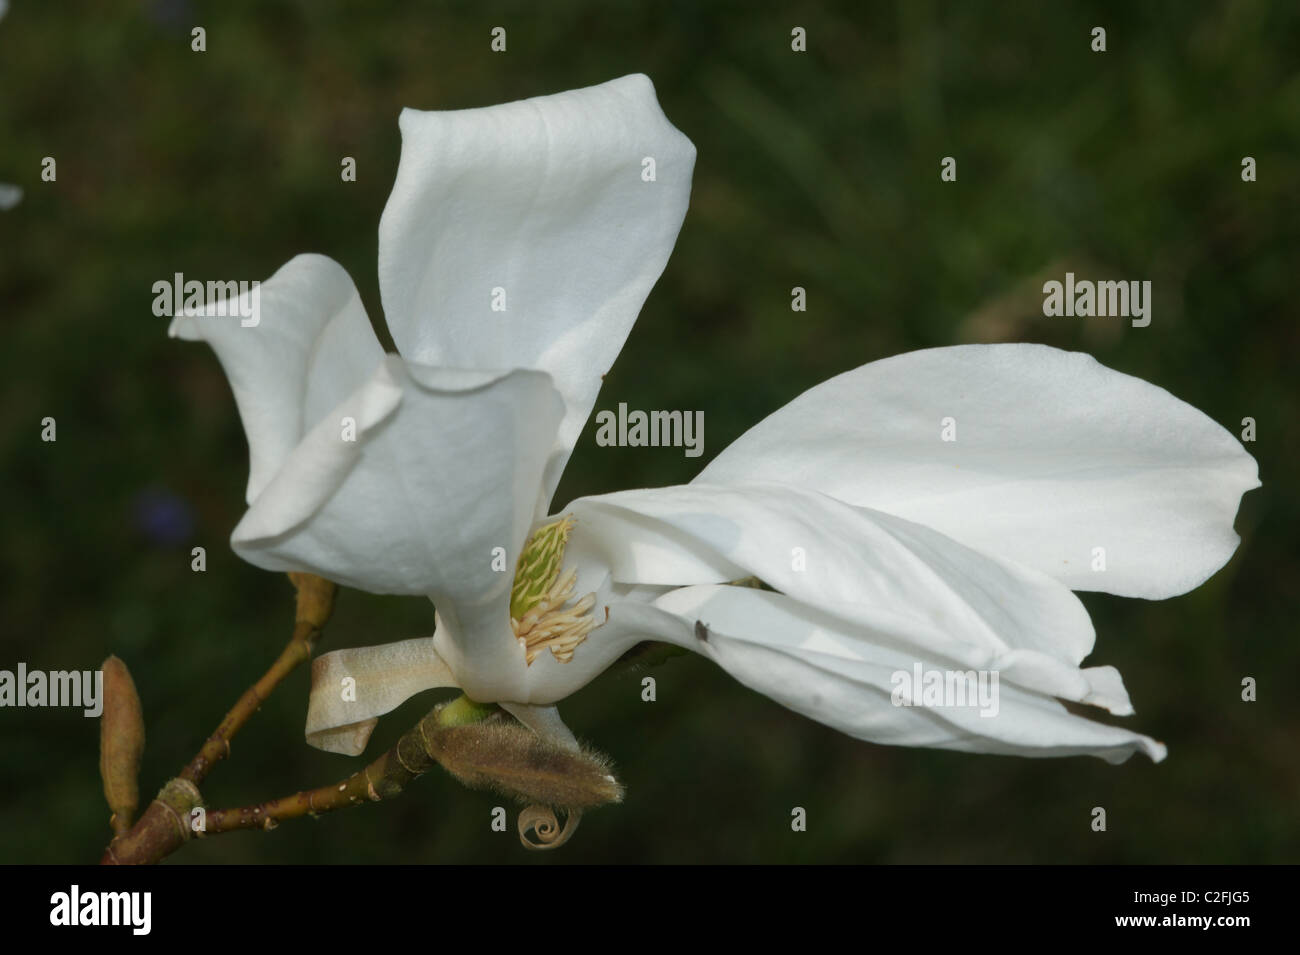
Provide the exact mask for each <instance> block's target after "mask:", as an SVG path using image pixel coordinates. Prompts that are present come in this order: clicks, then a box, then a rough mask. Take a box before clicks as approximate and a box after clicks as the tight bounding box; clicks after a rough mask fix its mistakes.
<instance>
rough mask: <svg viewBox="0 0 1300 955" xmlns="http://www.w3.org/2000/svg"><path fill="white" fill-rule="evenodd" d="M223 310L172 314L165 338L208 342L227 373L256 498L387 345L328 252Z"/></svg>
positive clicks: (298, 261)
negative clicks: (310, 430) (242, 429)
mask: <svg viewBox="0 0 1300 955" xmlns="http://www.w3.org/2000/svg"><path fill="white" fill-rule="evenodd" d="M232 305H233V306H234V307H232ZM220 310H222V311H225V312H234V313H235V314H227V315H217V314H216V312H217V311H218V305H217V303H208V305H207V307H206V309H205V310H204V313H202V314H190V313H185V314H181V315H177V316H175V317H174V318H173V319H172V323H171V327H170V329H169V330H168V334H169V335H171V336H172V337H173V338H184V339H188V340H190V341H196V340H200V339H202V340H205V341H207V343H208V344H209V345H211V346H212V350H213V351H215V352H216V353H217V359H218V360H219V361H220V362H221V366H222V368H224V369H225V372H226V377H227V378H229V379H230V387H231V389H232V390H233V391H234V393H235V403H236V404H237V405H238V407H239V416H240V418H241V419H243V422H244V433H245V434H246V435H247V436H248V456H249V469H248V471H249V473H248V503H249V504H252V503H253V501H254V500H255V499H256V498H257V496H258V495H259V494H261V493H262V491H263V490H264V489H265V488H266V486H267V485H268V484H269V483H270V482H271V479H272V478H273V477H274V476H275V474H276V472H277V471H279V469H280V467H281V465H282V464H283V463H284V461H285V459H286V458H287V457H288V456H289V455H290V453H292V451H293V450H294V448H296V447H297V446H298V442H299V441H301V440H302V438H303V435H304V434H306V432H307V431H308V429H310V428H311V427H312V425H314V424H316V423H317V421H318V420H319V419H320V417H321V416H322V415H324V414H325V413H326V412H327V411H328V410H329V409H331V408H333V407H334V406H335V405H337V404H338V403H339V402H340V401H341V400H343V399H344V398H345V397H346V396H347V395H349V394H351V393H352V392H354V391H356V389H358V388H360V387H361V386H362V385H363V383H364V382H365V381H366V379H367V378H368V377H369V376H370V375H371V374H372V373H373V372H374V370H375V366H376V365H377V364H378V363H379V362H380V360H381V359H382V358H383V357H384V350H383V348H382V347H381V346H380V344H379V340H378V339H377V338H376V337H375V333H374V330H373V329H372V328H371V326H370V319H369V318H368V317H367V316H366V310H365V308H364V307H363V306H362V304H361V297H360V296H359V295H358V294H357V290H356V287H355V286H354V285H353V284H352V279H351V278H350V277H349V276H348V273H347V271H346V270H345V269H344V268H343V266H341V265H339V264H338V263H337V262H335V261H334V260H333V259H329V258H327V257H325V256H323V255H299V256H297V257H296V258H293V259H290V260H289V261H288V262H287V263H286V264H285V265H283V266H282V267H281V268H280V270H279V271H278V272H276V273H275V274H274V275H272V276H271V277H270V278H269V279H267V280H266V281H265V282H262V283H261V285H260V286H258V287H257V289H256V291H254V290H253V289H250V290H249V291H248V292H247V293H246V294H245V295H242V296H240V297H239V298H238V299H237V300H236V302H235V303H229V302H222V303H221V305H220ZM245 315H247V316H250V317H248V318H244V317H243V316H245ZM245 321H248V322H250V323H251V322H256V324H250V325H249V326H248V327H245V326H244V324H243V323H244V322H245Z"/></svg>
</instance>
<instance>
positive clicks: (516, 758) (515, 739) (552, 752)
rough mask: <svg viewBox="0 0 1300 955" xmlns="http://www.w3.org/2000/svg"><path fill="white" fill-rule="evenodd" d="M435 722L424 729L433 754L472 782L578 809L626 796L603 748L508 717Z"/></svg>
mask: <svg viewBox="0 0 1300 955" xmlns="http://www.w3.org/2000/svg"><path fill="white" fill-rule="evenodd" d="M430 724H432V721H426V726H425V733H424V737H425V741H426V744H427V748H428V752H429V755H430V756H432V757H433V758H434V759H436V760H437V761H438V762H439V763H441V764H442V766H443V768H444V769H446V770H447V772H449V773H451V774H452V775H453V776H455V777H456V778H457V779H459V780H460V781H461V782H462V783H464V784H465V785H466V786H470V787H472V788H476V789H482V788H487V789H494V790H496V791H497V792H499V793H501V794H502V795H505V796H508V797H510V798H513V799H518V800H519V801H520V802H522V803H525V804H533V803H537V804H540V805H543V806H553V807H555V808H557V809H565V810H576V811H581V810H584V809H593V808H595V807H596V806H602V805H604V804H606V803H611V802H621V801H622V799H623V787H622V785H621V784H620V783H619V781H618V780H617V779H615V778H614V775H613V774H612V773H611V772H610V766H609V760H608V759H607V758H606V757H604V756H602V755H601V754H599V753H594V752H591V751H588V750H580V751H576V752H575V751H573V750H568V749H564V748H563V747H561V746H558V745H556V744H555V743H552V742H550V741H548V740H545V739H543V738H542V737H540V736H538V735H537V734H536V733H534V732H533V731H532V730H530V729H528V728H527V727H524V726H520V725H519V724H518V723H510V722H505V721H502V720H489V721H487V722H483V723H471V724H468V725H464V726H448V727H440V726H437V725H436V724H433V725H430Z"/></svg>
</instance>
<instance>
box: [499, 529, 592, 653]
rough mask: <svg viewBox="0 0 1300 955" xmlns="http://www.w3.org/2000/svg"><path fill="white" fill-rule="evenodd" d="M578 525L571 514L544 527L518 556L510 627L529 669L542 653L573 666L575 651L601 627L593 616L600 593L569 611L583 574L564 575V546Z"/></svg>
mask: <svg viewBox="0 0 1300 955" xmlns="http://www.w3.org/2000/svg"><path fill="white" fill-rule="evenodd" d="M575 523H576V522H575V521H574V519H573V517H572V516H571V515H569V516H565V517H563V518H561V519H560V520H558V521H555V522H554V523H551V524H547V525H545V526H543V527H539V528H538V529H537V530H536V531H535V532H534V533H533V535H532V536H531V537H529V538H528V543H527V544H525V545H524V551H523V553H522V554H521V555H520V556H519V566H518V569H517V570H516V571H515V583H514V587H513V589H512V590H511V593H510V628H511V630H513V631H514V635H515V639H516V640H518V641H519V646H520V647H522V648H523V650H524V658H525V660H526V661H527V663H528V664H529V665H531V664H532V662H533V661H534V660H536V659H537V657H538V655H539V654H540V653H541V652H542V651H543V650H550V651H551V653H552V654H553V655H554V656H555V659H556V660H558V661H559V662H561V663H568V662H569V661H570V660H572V659H573V651H574V649H575V648H576V647H577V646H578V644H580V643H582V641H583V640H586V639H587V634H589V633H591V631H593V630H595V629H596V627H597V626H598V624H597V623H596V619H595V618H594V617H593V616H592V615H591V610H592V608H593V607H594V606H595V605H596V595H595V594H594V593H589V594H586V595H585V596H583V597H582V598H581V599H579V600H578V602H577V603H575V604H574V605H573V606H572V607H568V608H566V607H565V604H566V603H568V602H569V601H570V600H571V599H572V598H573V594H574V591H575V589H576V587H577V584H578V572H577V571H576V570H569V571H564V572H561V571H562V569H563V561H564V547H565V544H566V543H567V542H568V539H569V531H570V530H572V528H573V525H574V524H575Z"/></svg>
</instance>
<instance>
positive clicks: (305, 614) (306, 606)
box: [289, 573, 339, 630]
mask: <svg viewBox="0 0 1300 955" xmlns="http://www.w3.org/2000/svg"><path fill="white" fill-rule="evenodd" d="M289 579H290V580H291V581H292V582H293V585H294V587H296V588H297V590H298V612H297V614H296V615H295V616H294V621H295V622H296V623H307V624H310V625H311V626H312V628H313V629H315V630H323V629H325V624H326V623H327V622H328V621H329V618H330V614H331V613H333V612H334V594H335V593H337V592H338V589H339V588H338V585H337V584H335V583H334V582H333V581H330V580H326V579H325V578H324V577H317V576H316V575H315V574H301V573H290V574H289Z"/></svg>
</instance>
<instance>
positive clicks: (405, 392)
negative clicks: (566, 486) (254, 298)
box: [231, 356, 562, 618]
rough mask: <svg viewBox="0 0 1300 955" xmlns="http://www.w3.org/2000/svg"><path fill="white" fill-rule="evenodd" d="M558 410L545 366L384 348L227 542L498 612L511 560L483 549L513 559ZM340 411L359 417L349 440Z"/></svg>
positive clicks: (376, 586) (258, 557)
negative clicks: (484, 364) (470, 367)
mask: <svg viewBox="0 0 1300 955" xmlns="http://www.w3.org/2000/svg"><path fill="white" fill-rule="evenodd" d="M561 411H562V409H561V404H560V401H559V398H558V396H557V395H556V394H555V390H554V388H553V387H552V386H551V383H550V379H549V378H548V377H547V376H546V375H545V374H544V373H541V372H536V371H528V370H516V371H512V372H506V373H488V372H482V373H480V372H460V371H448V370H441V369H431V368H422V367H420V366H415V365H411V364H409V363H405V362H403V361H402V360H401V359H399V358H397V357H396V356H389V357H388V358H387V359H385V361H384V363H383V364H382V365H381V366H380V368H379V369H378V370H377V371H376V373H375V375H374V376H373V377H372V379H371V381H370V382H368V383H367V385H365V386H363V388H361V389H359V390H358V392H356V393H355V394H354V395H353V396H351V397H350V398H348V399H346V400H345V401H344V402H343V403H342V404H340V405H339V406H338V407H337V408H336V409H335V411H334V413H333V415H331V416H329V417H327V418H326V419H324V420H322V421H321V423H320V424H319V425H318V426H317V427H316V428H314V429H313V430H312V431H311V432H310V433H309V434H308V435H307V437H306V438H305V439H304V440H303V442H302V444H301V445H299V446H298V447H297V448H296V449H294V451H293V454H292V455H291V456H290V457H289V459H288V460H287V461H286V463H285V466H284V468H282V470H281V472H280V473H278V474H277V475H276V477H275V480H274V482H273V483H272V485H271V486H270V487H268V489H267V491H266V493H264V494H263V495H262V496H261V497H259V498H258V499H257V500H256V501H254V502H253V505H252V507H250V508H249V511H248V513H247V514H245V515H244V518H243V520H242V521H240V523H239V526H238V527H236V528H235V531H234V534H233V535H232V538H231V540H232V544H233V545H234V547H235V550H236V551H237V552H238V553H239V555H240V556H241V557H243V558H244V559H245V560H247V561H249V562H250V563H252V564H255V565H257V566H259V567H263V568H265V569H267V570H277V571H284V570H299V571H304V570H305V571H310V572H311V573H315V574H319V575H320V576H322V577H326V578H327V579H330V580H333V581H335V582H337V583H339V584H341V585H343V586H349V587H356V588H358V589H361V590H366V591H370V592H372V593H396V594H428V595H430V596H432V597H433V598H434V600H435V602H436V603H437V605H438V607H439V609H440V611H442V612H443V613H444V615H445V614H447V613H449V612H453V611H454V610H455V609H456V608H460V611H461V612H462V613H473V612H476V611H477V610H480V609H482V608H484V607H489V608H495V609H496V610H497V612H498V614H499V615H500V616H502V617H503V618H504V616H505V614H506V613H507V610H506V603H507V601H508V598H509V593H510V585H511V579H510V578H511V574H509V573H503V572H499V571H497V570H494V569H493V566H492V564H493V552H494V549H495V548H501V549H502V551H503V552H504V553H505V554H506V555H508V559H506V560H505V562H506V563H508V565H509V566H510V567H513V561H514V560H515V559H516V557H517V556H518V552H519V549H520V547H521V546H522V544H523V538H524V535H525V533H526V531H527V530H528V527H529V524H530V522H531V519H532V509H533V503H534V500H535V496H536V488H537V482H538V480H539V479H540V476H541V472H542V468H543V466H544V462H545V460H546V455H547V453H548V451H549V449H550V447H551V442H552V439H553V437H554V435H555V428H556V426H557V425H558V423H559V418H560V414H561ZM381 412H386V413H381ZM343 417H352V418H355V426H356V427H355V436H354V440H349V437H348V432H347V425H346V424H343V423H342V419H343ZM444 604H445V606H444Z"/></svg>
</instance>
